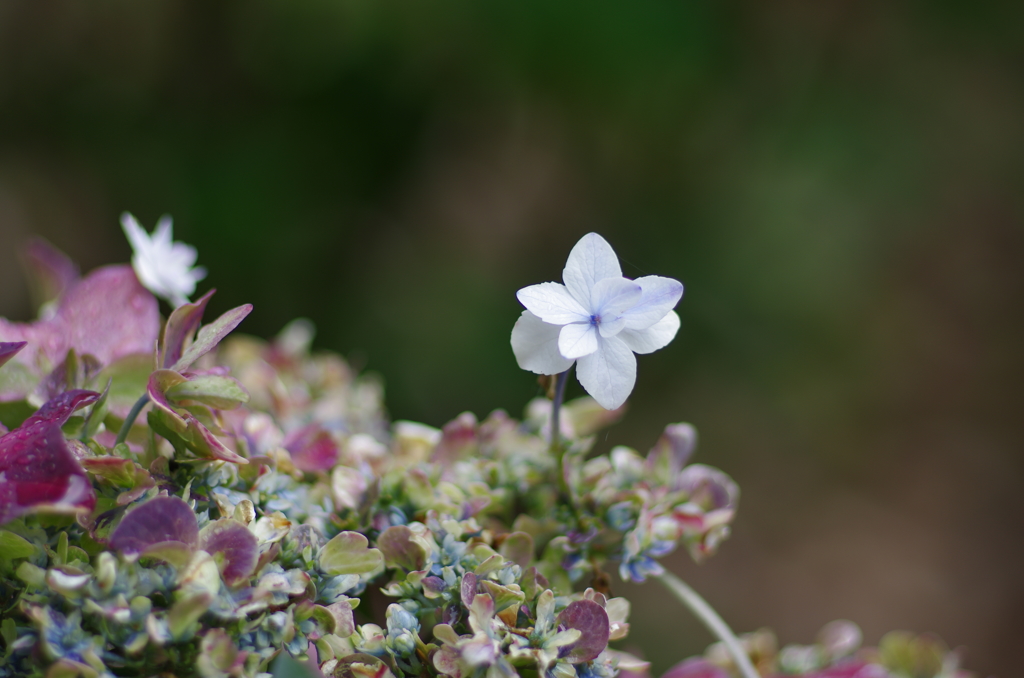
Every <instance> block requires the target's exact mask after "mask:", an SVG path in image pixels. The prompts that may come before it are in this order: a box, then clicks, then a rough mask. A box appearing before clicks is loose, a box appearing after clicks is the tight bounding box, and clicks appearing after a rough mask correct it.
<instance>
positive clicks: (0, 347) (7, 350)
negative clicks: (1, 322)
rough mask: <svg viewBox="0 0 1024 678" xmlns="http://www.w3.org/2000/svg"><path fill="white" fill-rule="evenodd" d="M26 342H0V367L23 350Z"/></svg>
mask: <svg viewBox="0 0 1024 678" xmlns="http://www.w3.org/2000/svg"><path fill="white" fill-rule="evenodd" d="M27 343H28V342H27V341H0V365H3V364H4V363H5V362H7V361H8V360H10V359H11V358H13V357H14V356H15V355H16V354H17V353H18V351H20V350H21V349H23V348H25V344H27Z"/></svg>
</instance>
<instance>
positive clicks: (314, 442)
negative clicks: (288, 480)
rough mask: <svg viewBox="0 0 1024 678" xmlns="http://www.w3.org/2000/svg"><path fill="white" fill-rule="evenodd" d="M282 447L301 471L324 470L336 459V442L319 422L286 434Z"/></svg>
mask: <svg viewBox="0 0 1024 678" xmlns="http://www.w3.org/2000/svg"><path fill="white" fill-rule="evenodd" d="M284 448H285V449H286V450H288V451H289V452H290V453H291V455H292V461H293V462H294V463H295V466H296V467H297V468H299V469H301V470H303V471H326V470H328V469H332V468H334V464H335V463H336V462H337V461H338V444H337V443H335V442H334V438H333V437H331V434H330V433H328V432H327V431H325V430H324V428H323V427H322V426H320V425H319V424H310V425H309V426H304V427H302V428H300V429H298V430H297V431H293V432H292V433H290V434H288V437H287V438H285V440H284Z"/></svg>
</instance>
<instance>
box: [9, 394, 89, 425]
mask: <svg viewBox="0 0 1024 678" xmlns="http://www.w3.org/2000/svg"><path fill="white" fill-rule="evenodd" d="M99 397H100V394H99V393H96V392H95V391H86V390H83V389H74V390H72V391H65V392H64V393H61V394H60V395H58V396H56V397H54V398H51V399H50V400H48V401H47V402H46V404H44V405H43V406H42V407H40V408H39V409H38V410H36V413H35V414H33V415H32V416H31V417H29V418H28V419H26V420H25V421H24V423H22V425H21V426H20V427H18V429H17V431H14V432H13V433H12V434H11V435H14V434H16V433H18V432H19V431H23V430H26V429H29V428H31V427H32V426H34V425H36V424H40V423H42V424H56V425H57V426H63V425H64V424H66V423H68V419H70V418H71V415H72V414H73V413H74V411H75V410H77V409H78V408H80V407H85V406H86V405H91V404H93V403H94V402H96V400H97V399H98V398H99Z"/></svg>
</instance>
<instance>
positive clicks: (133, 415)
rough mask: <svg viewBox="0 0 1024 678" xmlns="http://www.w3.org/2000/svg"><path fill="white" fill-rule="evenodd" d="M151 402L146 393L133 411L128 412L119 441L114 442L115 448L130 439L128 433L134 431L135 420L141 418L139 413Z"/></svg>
mask: <svg viewBox="0 0 1024 678" xmlns="http://www.w3.org/2000/svg"><path fill="white" fill-rule="evenodd" d="M148 402H149V395H148V394H146V393H143V394H142V397H141V398H139V399H138V400H136V401H135V404H134V405H132V409H131V411H129V412H128V416H127V417H126V418H125V420H124V423H123V424H121V430H120V431H118V432H117V440H115V441H114V447H117V446H118V445H120V444H121V443H123V442H124V441H125V439H126V438H127V437H128V432H129V431H131V430H132V425H133V424H134V423H135V420H136V419H137V418H138V417H139V412H141V411H142V408H143V407H145V406H146V403H148Z"/></svg>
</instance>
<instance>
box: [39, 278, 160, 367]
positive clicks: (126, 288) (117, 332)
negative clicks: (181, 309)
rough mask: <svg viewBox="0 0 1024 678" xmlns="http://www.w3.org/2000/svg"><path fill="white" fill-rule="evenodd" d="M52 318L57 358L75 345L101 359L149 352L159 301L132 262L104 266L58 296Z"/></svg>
mask: <svg viewBox="0 0 1024 678" xmlns="http://www.w3.org/2000/svg"><path fill="white" fill-rule="evenodd" d="M54 320H55V321H56V322H57V323H58V325H59V327H58V328H56V331H58V332H62V333H63V339H64V346H63V347H62V348H63V350H61V351H58V352H57V353H58V355H59V357H61V358H62V357H63V353H64V352H66V351H67V349H68V348H74V349H75V350H76V351H78V353H79V354H84V353H88V354H90V355H93V356H95V357H96V358H97V359H98V360H99V361H100V362H101V363H103V364H107V363H110V362H111V361H113V360H116V359H117V358H120V357H121V356H125V355H129V354H131V353H152V351H153V346H154V344H155V342H156V340H157V337H158V336H159V332H160V309H159V306H158V305H157V301H156V299H155V298H154V297H153V295H152V294H150V293H149V291H147V290H146V288H144V287H143V286H142V285H141V284H139V280H138V278H136V277H135V272H134V271H133V270H132V268H131V266H106V267H104V268H99V269H96V270H95V271H93V272H92V273H90V274H89V275H87V276H86V277H85V278H83V279H82V280H80V281H79V282H78V283H77V284H75V285H74V286H72V287H71V288H69V289H68V290H67V291H66V292H65V293H64V295H63V296H62V297H61V300H60V302H59V304H58V307H57V315H56V317H55V318H54Z"/></svg>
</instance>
